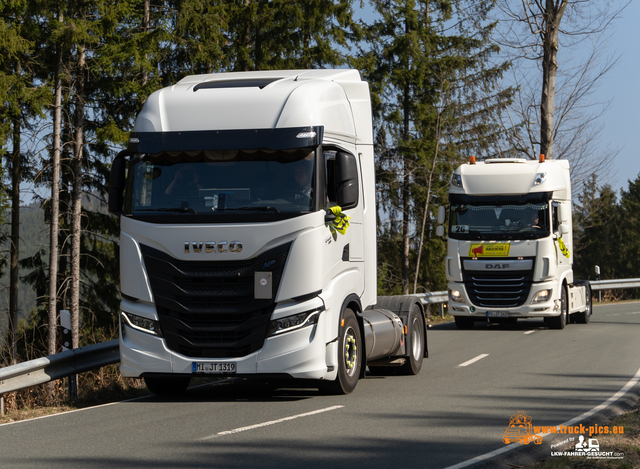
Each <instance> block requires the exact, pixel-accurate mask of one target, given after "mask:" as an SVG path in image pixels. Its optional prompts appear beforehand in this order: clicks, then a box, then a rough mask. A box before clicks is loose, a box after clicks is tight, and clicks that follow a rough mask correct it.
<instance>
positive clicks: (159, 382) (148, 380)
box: [144, 376, 191, 396]
mask: <svg viewBox="0 0 640 469" xmlns="http://www.w3.org/2000/svg"><path fill="white" fill-rule="evenodd" d="M144 382H145V384H146V385H147V388H148V389H149V391H151V392H152V393H153V394H158V395H160V396H179V395H180V394H182V393H184V392H185V391H186V390H187V388H188V387H189V383H190V382H191V378H190V377H188V376H186V377H185V376H178V377H175V378H165V377H159V376H145V377H144Z"/></svg>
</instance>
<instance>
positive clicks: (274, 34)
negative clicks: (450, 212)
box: [0, 0, 640, 364]
mask: <svg viewBox="0 0 640 469" xmlns="http://www.w3.org/2000/svg"><path fill="white" fill-rule="evenodd" d="M495 6H496V2H493V1H482V0H438V1H433V0H368V1H367V3H366V5H365V4H364V3H362V4H361V3H360V2H354V1H353V0H273V1H267V0H243V1H229V0H224V1H219V0H157V1H155V2H151V1H150V0H118V1H114V0H62V1H56V2H52V1H49V0H37V1H27V0H0V18H1V21H0V100H1V101H2V106H1V107H0V156H1V160H0V161H1V164H0V171H1V177H2V184H0V221H1V223H2V225H1V226H2V229H1V232H0V237H1V239H0V241H1V246H2V252H1V255H0V267H1V269H0V272H1V277H0V283H1V285H2V295H1V296H0V333H1V338H0V347H2V344H3V343H4V347H3V348H2V353H1V355H0V364H9V363H11V362H16V361H21V360H25V359H30V358H34V357H35V356H42V355H46V354H51V353H56V352H58V351H59V350H60V344H59V335H57V331H56V327H53V326H54V325H55V324H57V323H58V312H59V311H60V310H61V309H66V310H69V311H70V312H71V316H72V324H73V328H74V336H73V342H74V344H73V345H74V346H79V345H86V344H89V343H94V342H99V341H104V340H110V339H113V338H115V337H117V317H118V316H117V314H118V307H119V301H120V296H119V273H118V242H117V239H118V219H117V218H116V217H114V216H112V215H110V214H109V213H108V211H107V210H106V200H107V192H108V185H109V170H110V166H111V162H112V160H113V158H114V157H115V155H116V154H117V153H118V152H119V151H120V150H122V149H123V148H125V147H126V142H127V140H128V132H129V131H130V130H131V129H132V127H133V122H134V120H135V117H136V115H137V113H138V112H139V111H140V109H141V107H142V104H143V103H144V102H145V99H146V98H147V97H148V96H149V95H150V94H151V93H152V92H154V91H155V90H157V89H159V88H161V87H164V86H169V85H171V84H174V83H176V82H177V81H178V80H180V79H181V78H183V77H185V76H187V75H191V74H200V73H218V72H228V71H251V70H277V69H311V68H344V67H349V68H355V69H358V70H359V71H360V73H361V75H362V76H363V78H364V79H365V80H366V81H368V82H369V86H370V90H371V98H372V103H373V116H374V121H373V129H374V136H375V139H376V149H375V152H376V174H377V199H376V202H377V214H378V228H377V229H378V232H377V236H378V294H379V295H395V294H407V293H422V292H428V291H441V290H445V289H446V278H445V275H444V256H445V252H446V243H445V241H444V239H442V238H438V237H436V236H435V235H434V234H433V231H434V227H435V217H436V212H437V207H438V206H440V205H443V204H446V203H447V198H446V191H447V188H448V186H449V182H450V180H451V174H452V172H453V170H454V169H455V168H456V167H457V166H458V165H460V164H461V163H463V162H466V161H467V160H468V158H469V157H470V156H472V155H473V156H476V157H477V158H480V159H482V158H495V157H520V158H531V159H533V158H537V156H538V155H537V154H535V151H534V150H536V148H535V146H534V148H533V149H532V148H531V147H527V146H518V145H515V144H514V143H513V142H514V140H513V138H511V137H513V136H514V135H522V134H526V133H527V132H529V131H530V130H531V126H530V125H529V124H530V123H528V122H525V121H524V120H522V119H515V120H512V121H510V122H509V123H508V124H505V119H504V116H505V112H506V110H508V109H509V107H510V106H512V105H513V104H514V103H515V102H516V101H515V99H516V96H517V93H518V92H519V90H520V85H519V84H512V85H509V86H505V85H504V83H505V81H504V77H505V74H507V73H508V72H509V71H510V70H511V69H512V67H514V62H513V60H512V59H510V58H508V57H506V56H505V55H503V54H501V46H500V45H499V44H498V42H497V40H496V34H495V32H496V28H497V27H498V26H499V24H498V21H497V20H496V19H495V16H494V15H493V13H494V8H495ZM362 7H366V9H367V10H368V11H369V12H371V13H372V14H371V18H373V19H371V20H367V21H365V20H362V19H356V18H357V15H356V11H357V10H358V9H359V8H362ZM572 125H573V124H572ZM536 151H537V150H536ZM573 191H574V217H575V219H574V226H575V227H576V229H575V230H574V236H575V240H574V246H575V260H576V266H575V267H576V276H577V277H578V278H592V279H593V278H594V273H593V266H594V265H596V264H598V265H600V267H601V269H602V278H603V279H604V278H623V277H637V276H638V273H637V272H635V271H634V266H637V265H638V260H639V258H640V245H637V246H636V244H637V242H636V240H637V239H638V237H637V235H636V234H637V233H638V230H640V215H639V214H640V210H638V206H640V179H636V180H635V181H634V182H630V183H629V189H628V191H623V192H622V194H621V197H620V200H618V199H617V196H616V194H615V193H614V192H613V191H612V189H611V187H610V186H607V185H601V184H599V180H598V175H597V174H595V173H593V174H591V175H590V176H589V177H588V178H583V179H581V180H577V181H576V182H575V185H574V188H573ZM24 200H27V201H28V202H27V204H25V203H24V202H23V201H24ZM634 243H635V244H634Z"/></svg>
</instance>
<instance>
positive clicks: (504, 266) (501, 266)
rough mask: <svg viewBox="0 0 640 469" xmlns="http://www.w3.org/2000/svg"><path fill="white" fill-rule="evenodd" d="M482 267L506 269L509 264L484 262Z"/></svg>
mask: <svg viewBox="0 0 640 469" xmlns="http://www.w3.org/2000/svg"><path fill="white" fill-rule="evenodd" d="M484 268H485V269H487V270H498V269H508V268H509V264H485V265H484Z"/></svg>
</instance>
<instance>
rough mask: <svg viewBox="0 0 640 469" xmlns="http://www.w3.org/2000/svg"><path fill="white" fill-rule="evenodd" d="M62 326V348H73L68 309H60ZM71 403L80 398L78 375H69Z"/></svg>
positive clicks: (64, 349)
mask: <svg viewBox="0 0 640 469" xmlns="http://www.w3.org/2000/svg"><path fill="white" fill-rule="evenodd" d="M60 326H62V350H63V351H66V350H71V348H72V345H71V344H72V340H71V313H70V312H69V311H67V310H66V309H63V310H60ZM68 381H69V403H70V404H73V403H75V402H76V399H78V382H77V380H76V375H69V379H68Z"/></svg>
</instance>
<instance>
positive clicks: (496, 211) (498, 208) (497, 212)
mask: <svg viewBox="0 0 640 469" xmlns="http://www.w3.org/2000/svg"><path fill="white" fill-rule="evenodd" d="M493 211H494V212H495V213H496V220H497V219H498V218H500V214H501V213H502V207H495V208H494V209H493Z"/></svg>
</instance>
